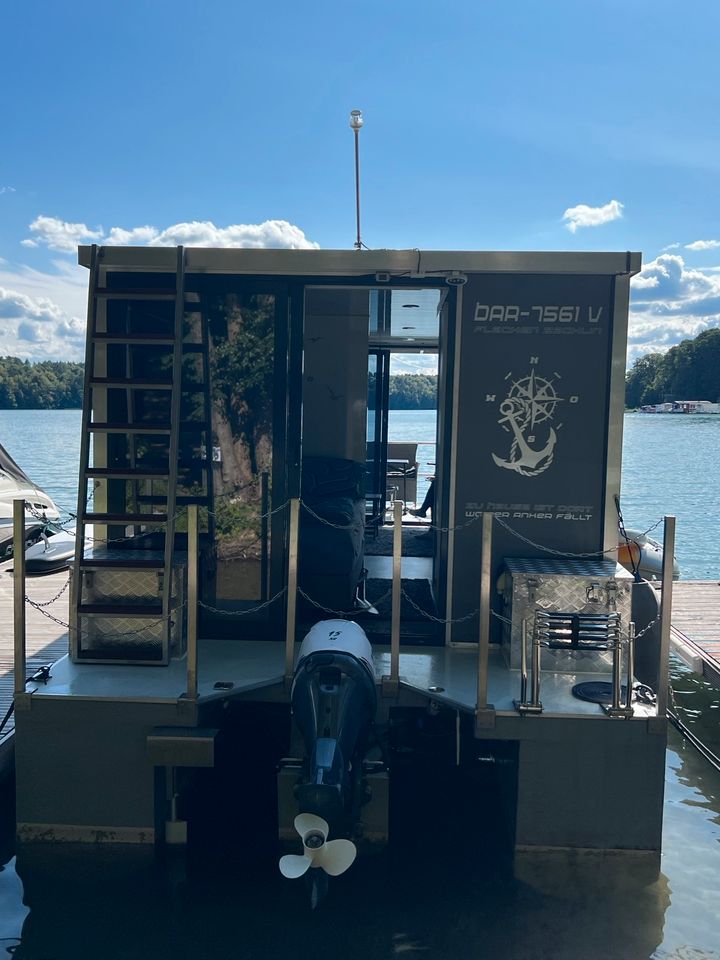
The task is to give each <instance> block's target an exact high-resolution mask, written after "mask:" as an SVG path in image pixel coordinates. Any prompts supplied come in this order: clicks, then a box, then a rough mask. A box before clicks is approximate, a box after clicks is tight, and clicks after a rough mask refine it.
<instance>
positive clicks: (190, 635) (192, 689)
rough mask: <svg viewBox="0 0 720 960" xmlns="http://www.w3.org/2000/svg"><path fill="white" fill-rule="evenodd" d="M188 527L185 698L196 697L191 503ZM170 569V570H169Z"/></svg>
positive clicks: (195, 556)
mask: <svg viewBox="0 0 720 960" xmlns="http://www.w3.org/2000/svg"><path fill="white" fill-rule="evenodd" d="M187 525H188V612H187V685H186V694H185V696H186V698H187V699H188V700H197V696H198V642H197V615H198V561H199V549H198V540H199V537H198V505H197V504H196V503H191V504H189V505H188V512H187ZM171 569H172V568H171Z"/></svg>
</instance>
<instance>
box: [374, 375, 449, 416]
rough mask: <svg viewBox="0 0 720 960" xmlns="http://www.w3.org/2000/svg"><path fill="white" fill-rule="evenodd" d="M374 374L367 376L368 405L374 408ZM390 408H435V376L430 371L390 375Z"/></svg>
mask: <svg viewBox="0 0 720 960" xmlns="http://www.w3.org/2000/svg"><path fill="white" fill-rule="evenodd" d="M374 396H375V374H374V373H371V374H369V376H368V406H369V407H370V409H371V410H374V409H375V402H374ZM389 403H390V409H391V410H435V409H436V407H437V376H436V375H435V374H430V373H401V374H398V375H397V376H394V377H390V388H389Z"/></svg>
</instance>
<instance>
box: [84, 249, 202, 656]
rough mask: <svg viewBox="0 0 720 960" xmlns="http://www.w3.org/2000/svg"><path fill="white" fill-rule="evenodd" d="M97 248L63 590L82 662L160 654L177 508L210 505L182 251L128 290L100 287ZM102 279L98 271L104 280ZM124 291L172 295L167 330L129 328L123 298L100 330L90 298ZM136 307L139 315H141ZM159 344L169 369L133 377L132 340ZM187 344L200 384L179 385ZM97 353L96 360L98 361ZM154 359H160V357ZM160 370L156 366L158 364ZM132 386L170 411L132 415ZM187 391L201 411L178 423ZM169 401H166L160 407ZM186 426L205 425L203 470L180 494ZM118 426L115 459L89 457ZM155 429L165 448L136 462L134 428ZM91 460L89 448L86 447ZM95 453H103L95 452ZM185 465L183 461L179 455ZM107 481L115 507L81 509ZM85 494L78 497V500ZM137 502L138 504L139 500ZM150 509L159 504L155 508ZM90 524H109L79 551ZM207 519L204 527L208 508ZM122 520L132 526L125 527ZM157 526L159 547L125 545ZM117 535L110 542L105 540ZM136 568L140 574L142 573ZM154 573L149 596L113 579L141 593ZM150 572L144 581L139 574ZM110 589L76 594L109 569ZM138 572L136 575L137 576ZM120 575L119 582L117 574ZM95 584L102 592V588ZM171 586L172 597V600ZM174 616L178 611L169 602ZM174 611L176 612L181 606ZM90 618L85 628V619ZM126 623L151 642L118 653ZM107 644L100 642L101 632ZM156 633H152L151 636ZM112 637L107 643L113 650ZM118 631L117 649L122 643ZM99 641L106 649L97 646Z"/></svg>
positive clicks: (165, 647) (140, 296)
mask: <svg viewBox="0 0 720 960" xmlns="http://www.w3.org/2000/svg"><path fill="white" fill-rule="evenodd" d="M102 258H103V254H102V248H98V247H97V246H93V248H92V255H91V264H90V286H89V292H88V330H87V341H86V355H85V383H84V400H83V414H82V436H81V448H80V483H79V488H78V511H77V534H76V536H77V540H76V542H77V548H76V557H75V563H74V569H73V589H72V594H71V611H72V612H71V628H72V629H71V651H72V654H73V658H74V659H76V660H82V661H89V662H97V661H102V662H119V663H129V662H146V663H156V664H157V663H167V662H168V661H169V658H170V652H171V640H172V636H171V631H172V627H173V624H172V622H171V618H172V616H173V603H174V602H175V603H177V597H178V596H179V593H178V585H177V584H175V591H174V589H173V587H174V584H173V577H174V573H175V572H176V568H177V566H178V557H177V556H176V554H175V540H176V527H177V510H178V508H179V507H182V506H183V505H185V504H187V503H199V504H205V505H209V504H210V503H212V431H211V410H210V405H209V402H210V394H209V369H208V364H209V361H208V340H207V330H206V324H205V323H204V322H203V321H201V323H202V329H203V336H202V341H201V342H199V343H188V344H184V342H183V341H184V317H185V313H186V310H189V311H190V312H200V310H201V307H200V304H199V303H197V302H196V303H193V304H186V289H185V252H184V249H183V248H182V247H178V248H177V262H176V269H175V284H174V289H161V288H152V287H150V288H149V289H145V288H142V289H129V288H126V287H122V286H118V287H114V286H101V283H100V282H101V271H102ZM107 282H108V279H107V278H106V279H105V283H107ZM113 300H115V301H117V300H125V301H133V302H135V303H139V304H141V310H143V309H144V310H146V311H147V310H150V309H151V308H152V305H153V303H157V302H172V303H173V305H174V309H173V319H172V330H171V331H170V330H165V331H163V332H160V333H154V332H147V331H138V330H131V329H130V327H131V319H130V307H129V306H128V310H127V311H126V313H125V318H124V322H123V326H124V328H125V329H124V331H112V332H108V331H107V326H108V324H107V317H106V318H105V323H104V324H102V326H104V327H105V328H106V329H105V330H101V329H99V324H98V313H99V311H98V306H99V304H101V303H102V302H103V301H104V302H105V303H109V302H110V301H113ZM141 316H142V315H141ZM111 344H112V345H116V346H117V345H120V346H121V347H124V351H123V355H124V370H123V373H124V375H123V376H118V375H112V374H108V370H107V361H108V351H107V349H106V350H105V351H103V350H102V348H103V347H105V348H107V347H109V346H110V345H111ZM143 345H147V346H151V347H153V348H157V347H163V348H166V354H165V355H163V354H162V352H159V353H157V354H156V358H160V359H161V360H162V362H163V363H165V364H167V365H168V366H169V371H168V373H169V376H167V375H163V376H157V377H152V378H149V377H143V376H142V375H140V376H136V375H135V374H134V370H133V366H134V364H133V355H134V349H133V348H137V347H138V346H143ZM190 353H200V354H201V356H202V375H201V381H200V383H197V382H195V383H193V384H192V385H188V384H186V385H184V384H183V359H184V357H185V356H187V355H188V354H190ZM118 356H119V351H118V350H117V349H115V352H114V361H115V366H116V369H117V364H118ZM103 359H104V362H103ZM160 365H161V366H162V363H161V364H160ZM163 373H164V371H163ZM110 390H113V391H117V390H124V391H125V392H126V401H125V404H124V410H125V419H124V420H122V419H121V418H118V416H117V411H116V415H115V416H112V415H111V411H110V407H109V402H108V391H110ZM138 391H143V397H144V398H147V397H150V398H152V399H154V400H156V401H158V402H160V403H162V398H163V397H165V398H166V397H167V394H168V392H169V394H170V397H169V417H167V416H163V418H162V419H155V418H153V419H152V420H148V419H141V418H140V417H139V416H138V406H139V403H138V393H137V392H138ZM189 392H194V393H198V392H202V394H203V407H204V413H203V417H202V418H201V419H197V420H191V421H186V422H181V419H180V417H181V407H182V401H183V395H184V394H185V395H187V394H188V393H189ZM167 408H168V404H167V401H165V404H164V408H163V409H164V410H165V411H166V412H167ZM103 409H104V410H105V417H104V418H103V417H102V414H101V419H98V418H97V414H98V411H99V410H103ZM183 432H185V433H186V434H187V433H188V432H190V433H197V434H201V433H204V434H205V442H204V444H200V446H201V448H202V446H204V450H205V456H204V457H201V458H200V459H199V461H198V459H197V458H195V459H193V463H192V466H194V467H197V466H198V465H199V466H200V467H201V469H202V470H203V471H204V487H205V490H204V493H202V494H198V495H193V496H186V497H179V496H178V494H177V488H178V480H179V473H180V471H181V469H182V464H181V461H180V455H181V452H182V451H181V433H183ZM113 434H114V435H118V434H119V435H121V436H124V437H125V438H126V450H125V456H124V458H123V459H124V460H125V463H124V464H121V465H111V464H110V461H111V459H112V458H111V457H110V456H109V454H108V451H107V449H106V456H105V458H104V459H105V462H106V466H102V467H97V466H93V465H91V464H90V437H91V436H96V437H99V436H102V435H105V436H106V437H109V436H111V435H113ZM153 436H156V437H158V438H161V443H162V446H163V447H165V448H166V451H167V453H166V454H165V452H164V451H161V453H160V459H161V460H162V461H163V462H161V463H159V464H158V463H156V462H153V463H152V464H146V463H143V462H142V461H143V458H142V457H139V456H138V437H143V438H152V437H153ZM94 459H95V461H96V462H97V460H98V457H97V456H95V458H94ZM100 459H101V460H102V458H100ZM186 466H188V465H187V464H186ZM154 480H158V481H161V482H163V483H165V484H166V485H167V486H166V490H165V491H164V493H162V494H156V493H155V492H154V490H153V488H152V485H151V492H150V495H147V494H142V493H141V492H140V487H141V483H142V482H143V481H151V482H152V481H154ZM98 481H100V482H103V481H104V482H106V483H107V484H108V487H107V492H106V496H108V495H109V494H110V485H111V483H112V482H113V481H125V482H126V483H125V485H124V487H123V488H122V489H124V491H125V494H124V497H123V498H122V499H123V504H124V508H123V509H122V510H111V509H110V508H109V507H108V506H106V508H105V511H95V509H94V508H92V509H91V508H88V501H89V499H90V498H89V497H87V490H88V483H96V482H98ZM128 481H130V482H131V491H130V494H129V496H128V490H127V486H128V484H127V482H128ZM86 498H87V499H86ZM143 508H146V509H143ZM156 508H159V509H157V510H156ZM89 523H92V524H95V525H99V526H104V527H106V528H107V530H108V534H107V540H108V541H110V542H108V543H107V544H106V545H104V546H95V545H93V547H92V548H91V549H90V550H84V549H83V544H84V541H85V528H86V525H87V524H89ZM208 523H209V525H210V526H212V517H211V516H209V518H208ZM128 528H131V530H132V533H131V534H130V535H128ZM158 532H160V533H162V532H164V545H163V548H162V551H160V550H147V549H134V548H135V547H137V546H140V547H142V546H143V544H142V543H140V544H139V545H138V544H135V543H133V544H131V546H132V547H133V549H128V548H127V545H128V542H129V541H130V540H132V539H133V538H134V537H138V536H140V537H145V536H148V535H151V534H153V535H154V534H156V533H158ZM113 540H117V541H118V542H117V543H113V542H112V541H113ZM143 574H144V575H145V580H144V581H142V577H143ZM153 574H155V575H156V576H157V577H158V582H157V584H156V588H155V594H156V595H155V596H153V597H146V598H144V599H143V598H140V599H138V597H137V596H135V597H133V595H132V589H136V587H134V588H132V589H130V590H128V595H125V596H123V589H122V586H120V587H118V584H120V585H121V584H122V583H123V582H127V583H128V584H129V583H130V582H131V581H132V578H133V577H134V578H135V581H134V582H135V584H137V583H138V582H143V584H144V586H143V589H142V590H141V593H143V592H147V591H146V589H145V588H146V587H147V584H148V583H149V582H151V581H152V577H153ZM147 575H149V577H150V581H148V579H147ZM113 577H114V580H113V587H112V590H111V591H110V593H111V596H108V597H104V596H103V597H102V598H101V600H100V601H99V602H95V601H94V598H91V600H90V602H87V601H86V599H85V590H86V588H90V587H91V588H92V589H89V592H90V593H91V594H92V593H93V592H94V591H95V590H96V589H97V588H99V587H101V586H102V584H103V578H105V580H104V583H105V584H106V585H107V584H109V583H110V578H113ZM138 577H140V578H141V580H140V581H139V580H138ZM123 578H125V581H124V580H123ZM99 592H100V593H101V594H102V593H103V590H102V589H100V590H99ZM174 593H175V600H174ZM176 615H177V611H176ZM180 615H181V612H180ZM92 621H94V629H93V622H92ZM115 625H116V626H117V635H116V636H115V640H114V641H113V639H112V638H113V632H112V631H113V628H114V626H115ZM133 625H135V626H136V627H137V631H136V633H135V635H136V637H137V638H138V640H141V639H142V636H141V635H142V633H143V632H145V631H148V634H150V632H152V638H151V642H149V643H143V642H137V643H136V644H135V648H136V649H133V645H132V644H129V645H127V650H126V651H125V652H122V650H121V652H120V653H118V645H117V638H118V637H120V638H122V637H126V638H127V637H131V636H133ZM86 636H87V637H91V638H92V639H91V642H90V644H89V646H85V638H86ZM103 638H105V640H107V643H105V642H104V639H103ZM156 641H159V642H156ZM113 643H114V644H115V648H114V649H113ZM122 646H123V643H122V640H121V642H120V648H122ZM103 647H105V649H103Z"/></svg>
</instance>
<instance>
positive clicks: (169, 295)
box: [95, 287, 175, 300]
mask: <svg viewBox="0 0 720 960" xmlns="http://www.w3.org/2000/svg"><path fill="white" fill-rule="evenodd" d="M95 296H96V297H101V298H102V299H103V300H174V299H175V291H174V290H161V289H155V290H152V289H150V290H147V289H134V290H133V289H125V288H123V289H120V288H118V289H116V288H114V287H95Z"/></svg>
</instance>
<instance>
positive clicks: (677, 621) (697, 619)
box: [671, 580, 720, 684]
mask: <svg viewBox="0 0 720 960" xmlns="http://www.w3.org/2000/svg"><path fill="white" fill-rule="evenodd" d="M671 636H672V640H673V646H674V647H675V650H676V652H677V653H678V654H679V655H680V656H681V657H682V659H683V660H685V661H686V662H687V663H688V664H689V665H690V666H691V667H692V668H693V669H694V670H695V671H696V672H698V673H702V674H703V675H704V676H706V677H707V679H708V680H710V681H712V682H713V683H717V684H720V583H719V582H718V581H717V580H678V581H677V583H674V584H673V600H672V631H671ZM688 654H689V655H690V659H688Z"/></svg>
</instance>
